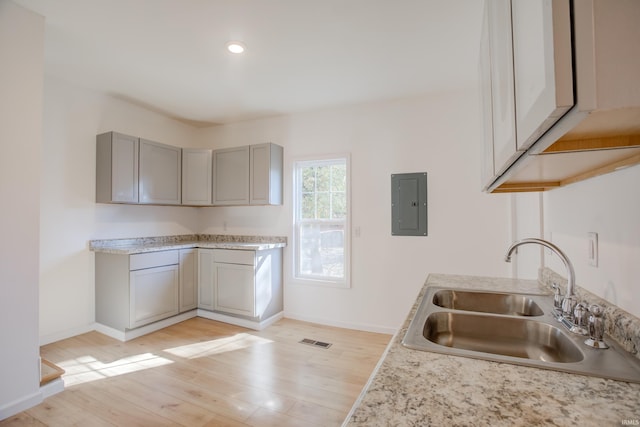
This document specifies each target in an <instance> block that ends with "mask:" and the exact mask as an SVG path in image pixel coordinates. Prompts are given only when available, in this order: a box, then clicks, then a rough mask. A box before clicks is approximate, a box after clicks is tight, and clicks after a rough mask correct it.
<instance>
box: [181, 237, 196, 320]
mask: <svg viewBox="0 0 640 427" xmlns="http://www.w3.org/2000/svg"><path fill="white" fill-rule="evenodd" d="M197 260H198V258H197V249H181V250H180V312H181V313H182V312H183V311H188V310H193V309H194V308H196V307H197V306H198V269H197V266H198V264H197Z"/></svg>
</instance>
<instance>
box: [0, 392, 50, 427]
mask: <svg viewBox="0 0 640 427" xmlns="http://www.w3.org/2000/svg"><path fill="white" fill-rule="evenodd" d="M42 401H43V398H42V393H40V390H38V391H37V392H35V393H32V394H29V395H27V396H24V397H22V398H20V399H18V400H14V401H13V402H9V403H7V404H6V405H3V406H1V407H0V420H4V419H5V418H9V417H12V416H14V415H15V414H19V413H20V412H22V411H26V410H27V409H29V408H33V407H34V406H36V405H38V404H40V403H42Z"/></svg>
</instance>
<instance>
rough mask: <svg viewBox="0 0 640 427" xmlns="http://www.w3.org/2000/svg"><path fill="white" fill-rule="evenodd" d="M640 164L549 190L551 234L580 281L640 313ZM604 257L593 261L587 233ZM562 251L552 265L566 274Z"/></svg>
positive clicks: (546, 219)
mask: <svg viewBox="0 0 640 427" xmlns="http://www.w3.org/2000/svg"><path fill="white" fill-rule="evenodd" d="M639 184H640V165H637V166H634V167H630V168H627V169H624V170H620V171H617V172H614V173H611V174H608V175H603V176H600V177H596V178H592V179H589V180H586V181H582V182H579V183H575V184H572V185H569V186H567V187H564V188H559V189H556V190H553V191H549V192H546V193H544V198H543V203H544V228H545V236H546V237H547V238H549V239H552V240H553V242H554V243H556V244H557V245H558V246H559V247H560V248H562V249H563V250H564V251H565V252H566V253H567V256H568V257H569V258H570V259H571V261H572V264H573V266H574V268H575V271H576V283H577V284H578V285H580V286H582V287H583V288H585V289H587V290H589V291H590V292H592V293H594V294H596V295H598V296H600V297H602V298H604V299H605V300H607V301H609V302H611V303H612V304H614V305H617V306H618V307H620V308H622V309H624V310H626V311H628V312H629V313H631V314H633V315H634V316H637V317H640V189H639V188H638V185H639ZM588 232H596V233H598V244H599V262H598V266H597V267H593V266H590V265H589V264H588V262H587V254H588V252H587V233H588ZM556 258H557V257H546V262H547V265H548V266H549V267H550V268H552V269H553V270H554V271H556V272H558V273H560V274H562V275H563V276H565V277H566V273H565V271H564V267H563V266H562V263H561V262H560V261H558V260H557V259H556Z"/></svg>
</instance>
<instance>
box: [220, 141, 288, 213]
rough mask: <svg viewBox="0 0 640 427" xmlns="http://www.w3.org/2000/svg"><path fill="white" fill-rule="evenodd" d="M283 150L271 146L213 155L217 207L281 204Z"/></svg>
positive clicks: (248, 147)
mask: <svg viewBox="0 0 640 427" xmlns="http://www.w3.org/2000/svg"><path fill="white" fill-rule="evenodd" d="M282 164H283V148H282V147H281V146H279V145H276V144H272V143H265V144H256V145H245V146H242V147H236V148H225V149H222V150H215V151H214V152H213V204H214V205H249V204H251V205H280V204H282V173H283V171H282V167H283V166H282Z"/></svg>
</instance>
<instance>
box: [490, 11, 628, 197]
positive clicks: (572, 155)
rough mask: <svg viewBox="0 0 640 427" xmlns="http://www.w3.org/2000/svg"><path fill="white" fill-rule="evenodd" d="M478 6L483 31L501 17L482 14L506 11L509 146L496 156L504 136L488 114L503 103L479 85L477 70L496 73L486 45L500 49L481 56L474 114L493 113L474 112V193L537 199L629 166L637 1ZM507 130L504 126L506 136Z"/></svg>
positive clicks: (494, 56) (496, 60) (497, 61)
mask: <svg viewBox="0 0 640 427" xmlns="http://www.w3.org/2000/svg"><path fill="white" fill-rule="evenodd" d="M485 4H486V5H487V8H488V11H487V13H486V15H487V17H486V20H487V21H488V22H486V24H487V25H488V28H489V29H491V28H493V27H494V26H495V25H497V26H498V27H499V26H500V25H504V24H505V22H503V20H504V21H507V19H506V18H504V16H505V14H504V13H502V14H499V13H495V12H493V13H492V8H493V9H495V8H497V7H500V8H508V7H510V9H511V40H512V43H513V73H514V79H513V82H514V95H513V96H514V105H515V109H514V114H515V129H516V141H515V145H511V143H510V142H509V143H508V145H507V147H508V150H507V153H509V154H510V155H508V156H505V155H504V154H503V155H502V156H501V154H500V150H501V149H502V148H501V147H504V144H505V143H504V141H502V140H501V139H500V138H501V135H504V134H505V133H506V134H508V133H509V131H505V129H503V128H502V127H501V126H503V123H502V122H500V121H498V120H496V114H497V113H496V111H495V109H496V106H498V107H500V105H501V104H500V102H505V101H502V100H500V99H498V100H496V98H500V97H505V96H507V97H508V96H509V94H508V93H507V94H505V93H503V92H502V91H501V90H500V86H499V85H498V84H497V82H495V76H494V79H492V80H491V81H489V82H488V81H487V77H486V76H487V71H486V70H487V67H489V69H491V75H494V74H495V72H496V71H495V70H494V67H496V66H504V64H503V63H502V62H503V61H502V59H501V58H500V55H499V53H500V51H499V50H498V51H497V50H496V48H495V46H494V45H495V44H496V43H497V44H500V43H501V41H500V40H498V41H497V42H496V41H493V40H490V42H489V43H488V45H489V49H486V48H485V53H484V56H481V67H482V61H487V59H486V56H487V55H489V65H488V66H487V65H486V64H485V65H484V70H485V71H484V72H481V78H483V83H482V84H483V88H484V91H483V93H487V92H489V93H490V95H484V96H485V101H484V105H485V107H483V108H487V107H486V105H490V106H491V107H492V108H493V109H494V112H493V114H491V115H490V114H487V113H486V111H485V113H484V116H485V117H486V119H485V157H484V159H485V160H483V162H484V165H483V171H485V172H484V174H483V189H484V190H485V191H490V192H511V191H540V190H546V189H550V188H555V187H558V186H561V185H566V184H569V183H572V182H575V181H577V180H581V179H586V178H588V177H591V176H595V175H599V174H602V173H607V172H611V171H613V170H615V169H616V168H620V167H622V166H628V165H630V164H634V163H638V161H637V159H639V158H640V144H638V136H640V86H639V85H638V77H637V76H639V75H640V57H639V56H638V55H636V54H635V53H632V52H635V49H637V46H638V44H640V26H639V25H637V22H640V2H638V1H636V0H580V1H569V0H535V1H533V0H511V1H510V2H509V1H508V0H501V1H498V2H494V1H490V2H486V3H485ZM501 10H502V9H501ZM502 12H504V11H503V10H502ZM500 16H502V18H500ZM496 19H499V20H501V21H500V22H498V23H496V22H495V20H496ZM508 24H509V23H507V25H508ZM487 32H488V36H485V37H488V38H489V39H491V37H492V36H494V35H495V32H496V30H495V29H494V30H488V31H487ZM505 43H506V42H505ZM487 50H488V52H486V51H487ZM482 70H483V68H481V71H482ZM487 96H490V97H489V98H488V99H489V100H491V101H488V100H487V98H486V97H487ZM489 102H490V104H489ZM498 113H499V112H498ZM488 118H491V120H489V119H488ZM511 125H512V123H511V122H508V123H507V124H506V126H507V128H506V129H508V130H509V126H511ZM487 127H489V128H490V129H487ZM501 144H502V145H501ZM491 150H493V151H494V154H493V156H491V157H492V158H491V159H489V157H490V156H489V155H488V154H486V153H489V152H490V151H491ZM585 152H586V154H585ZM581 153H582V154H581ZM634 159H635V160H634ZM490 160H491V161H492V162H493V163H494V164H493V165H491V164H490ZM491 171H493V174H491Z"/></svg>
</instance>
